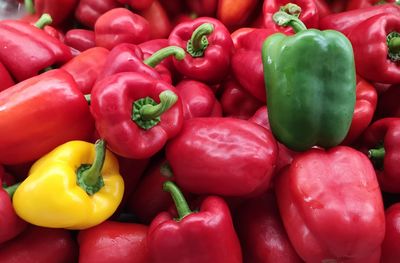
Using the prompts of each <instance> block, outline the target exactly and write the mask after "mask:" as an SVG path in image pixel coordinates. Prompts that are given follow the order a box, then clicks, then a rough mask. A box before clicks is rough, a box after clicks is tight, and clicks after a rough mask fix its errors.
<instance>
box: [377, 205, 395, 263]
mask: <svg viewBox="0 0 400 263" xmlns="http://www.w3.org/2000/svg"><path fill="white" fill-rule="evenodd" d="M385 217H386V234H385V239H384V240H383V243H382V257H381V263H396V262H397V261H398V259H399V258H400V228H399V225H400V203H395V204H393V205H391V206H390V207H389V208H387V209H386V211H385Z"/></svg>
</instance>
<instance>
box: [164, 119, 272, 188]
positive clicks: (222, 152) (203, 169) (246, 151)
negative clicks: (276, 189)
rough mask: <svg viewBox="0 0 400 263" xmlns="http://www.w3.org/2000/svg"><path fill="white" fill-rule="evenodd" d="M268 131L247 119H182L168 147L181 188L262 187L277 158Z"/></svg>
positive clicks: (267, 181) (169, 158)
mask: <svg viewBox="0 0 400 263" xmlns="http://www.w3.org/2000/svg"><path fill="white" fill-rule="evenodd" d="M277 152H278V149H277V145H276V141H275V139H274V138H273V137H272V134H271V133H270V132H269V131H268V130H266V129H264V128H263V127H261V126H259V125H257V124H255V123H252V122H250V121H246V120H240V119H235V118H227V117H225V118H223V117H207V118H193V119H189V120H186V121H185V123H184V125H183V128H182V130H181V132H180V133H179V134H178V135H177V136H176V137H175V138H173V139H172V140H171V141H170V142H169V143H168V144H167V147H166V158H167V160H168V162H169V164H170V166H171V169H172V172H173V174H174V178H175V180H176V182H177V184H179V185H180V186H181V187H182V189H183V190H185V191H188V192H191V193H197V194H216V195H224V196H251V195H256V194H259V193H261V192H263V191H265V190H266V189H267V188H268V187H269V184H270V180H271V177H272V175H273V173H274V169H275V166H276V160H277Z"/></svg>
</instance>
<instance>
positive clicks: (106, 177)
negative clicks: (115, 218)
mask: <svg viewBox="0 0 400 263" xmlns="http://www.w3.org/2000/svg"><path fill="white" fill-rule="evenodd" d="M118 169H119V166H118V161H117V159H116V157H115V156H114V154H113V153H112V152H110V151H109V150H106V148H105V142H104V141H103V140H98V141H97V142H96V144H95V145H93V144H92V143H89V142H85V141H69V142H67V143H64V144H62V145H60V146H58V147H56V148H55V149H54V150H52V151H51V152H49V153H48V154H46V155H44V156H43V157H42V158H40V159H39V160H38V161H36V162H35V163H34V164H33V166H32V167H31V169H30V171H29V174H28V177H27V178H26V179H25V180H24V181H22V183H21V184H20V185H19V186H18V188H17V190H16V191H15V193H14V196H13V206H14V208H15V212H16V213H17V215H18V216H19V217H21V218H22V219H24V220H25V221H27V222H29V223H31V224H34V225H38V226H43V227H51V228H67V229H86V228H89V227H93V226H95V225H98V224H100V223H101V222H104V221H105V220H107V219H108V218H109V217H110V216H111V215H112V214H113V213H114V211H115V210H116V209H117V207H118V205H119V203H120V202H121V199H122V195H123V192H124V181H123V179H122V177H121V175H120V174H119V170H118Z"/></svg>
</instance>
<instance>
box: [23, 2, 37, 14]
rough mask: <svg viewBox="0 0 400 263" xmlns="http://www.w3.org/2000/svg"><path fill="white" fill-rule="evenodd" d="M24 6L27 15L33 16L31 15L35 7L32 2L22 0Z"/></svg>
mask: <svg viewBox="0 0 400 263" xmlns="http://www.w3.org/2000/svg"><path fill="white" fill-rule="evenodd" d="M24 6H25V10H26V11H27V12H28V13H29V14H31V15H33V14H35V13H36V10H35V5H34V4H33V1H32V0H24Z"/></svg>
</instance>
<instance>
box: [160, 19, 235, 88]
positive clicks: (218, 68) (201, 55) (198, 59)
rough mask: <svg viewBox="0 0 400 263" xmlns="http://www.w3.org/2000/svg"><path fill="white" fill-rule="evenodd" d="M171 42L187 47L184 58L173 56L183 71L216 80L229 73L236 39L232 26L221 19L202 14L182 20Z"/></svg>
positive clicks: (178, 69) (191, 75) (173, 44)
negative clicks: (232, 36) (228, 25)
mask: <svg viewBox="0 0 400 263" xmlns="http://www.w3.org/2000/svg"><path fill="white" fill-rule="evenodd" d="M168 40H169V44H170V45H172V46H179V47H182V48H183V49H185V50H186V52H187V54H186V56H185V58H184V59H183V60H176V59H173V61H174V64H175V67H176V69H177V71H178V72H180V73H181V74H182V75H184V76H186V77H188V78H191V79H194V80H199V81H202V82H205V83H207V84H216V83H219V82H220V81H221V80H223V79H224V78H225V77H226V76H227V74H228V73H229V67H230V59H231V55H232V52H233V42H232V38H231V37H230V33H229V31H228V29H227V28H226V27H225V25H224V24H222V23H221V22H220V21H219V20H217V19H214V18H211V17H200V18H197V19H195V20H193V21H190V22H182V23H180V24H178V25H176V26H175V27H174V29H173V30H172V32H171V34H170V35H169V38H168Z"/></svg>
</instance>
